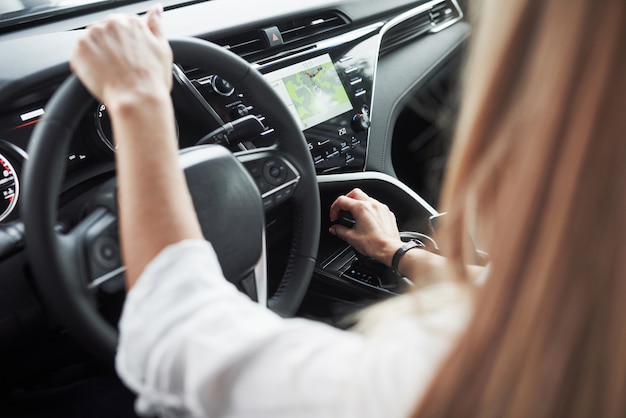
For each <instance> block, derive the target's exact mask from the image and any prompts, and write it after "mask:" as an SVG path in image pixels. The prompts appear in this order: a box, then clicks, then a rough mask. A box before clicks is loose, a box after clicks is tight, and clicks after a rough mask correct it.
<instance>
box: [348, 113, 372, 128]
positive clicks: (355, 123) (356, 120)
mask: <svg viewBox="0 0 626 418" xmlns="http://www.w3.org/2000/svg"><path fill="white" fill-rule="evenodd" d="M370 125H371V122H370V118H369V116H367V115H366V114H365V113H357V114H356V115H354V116H353V117H352V129H354V131H355V132H361V131H365V130H367V129H369V127H370Z"/></svg>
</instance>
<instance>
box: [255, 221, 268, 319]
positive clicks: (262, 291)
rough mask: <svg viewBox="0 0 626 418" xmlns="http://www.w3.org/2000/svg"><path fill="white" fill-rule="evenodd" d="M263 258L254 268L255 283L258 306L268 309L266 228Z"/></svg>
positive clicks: (262, 249) (263, 238)
mask: <svg viewBox="0 0 626 418" xmlns="http://www.w3.org/2000/svg"><path fill="white" fill-rule="evenodd" d="M261 240H262V243H261V246H262V247H261V257H260V258H259V261H258V263H257V264H256V266H255V267H254V283H255V285H256V298H257V301H258V304H259V305H261V306H264V307H267V249H266V247H265V228H263V236H262V237H261Z"/></svg>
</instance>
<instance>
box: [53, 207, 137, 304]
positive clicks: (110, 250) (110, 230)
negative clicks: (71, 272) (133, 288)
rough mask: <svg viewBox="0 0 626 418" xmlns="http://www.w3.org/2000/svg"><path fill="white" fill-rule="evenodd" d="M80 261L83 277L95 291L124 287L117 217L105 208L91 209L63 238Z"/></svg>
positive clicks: (111, 291)
mask: <svg viewBox="0 0 626 418" xmlns="http://www.w3.org/2000/svg"><path fill="white" fill-rule="evenodd" d="M63 240H64V241H65V242H66V247H69V248H71V250H70V251H69V252H70V253H72V252H74V253H75V259H77V260H78V265H79V266H80V267H79V268H78V270H79V271H77V272H76V275H77V276H80V277H81V279H82V282H83V283H84V285H85V286H86V287H87V289H89V291H91V292H92V293H96V291H98V290H102V291H104V292H106V293H116V292H119V291H122V290H124V272H125V271H126V269H125V267H124V266H123V265H122V258H121V252H120V244H119V236H118V220H117V216H116V215H115V214H114V213H112V212H111V211H109V210H108V209H106V208H104V207H99V208H97V209H95V210H94V211H92V212H91V213H90V214H89V215H88V216H87V217H86V218H85V219H83V220H82V221H81V222H80V223H79V224H78V225H77V226H76V227H75V228H74V229H73V230H72V232H70V233H69V234H67V235H65V236H64V237H63Z"/></svg>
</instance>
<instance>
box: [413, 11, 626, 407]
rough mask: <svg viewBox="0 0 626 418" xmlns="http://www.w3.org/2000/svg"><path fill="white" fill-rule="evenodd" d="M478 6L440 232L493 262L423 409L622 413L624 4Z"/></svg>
mask: <svg viewBox="0 0 626 418" xmlns="http://www.w3.org/2000/svg"><path fill="white" fill-rule="evenodd" d="M481 6H482V8H481V9H480V13H479V15H480V24H479V25H478V26H477V27H476V31H475V33H474V34H473V36H472V41H471V47H470V55H469V59H468V62H467V67H466V73H465V80H464V91H463V96H462V104H461V114H460V119H459V123H458V130H457V137H456V142H455V145H454V147H455V148H454V150H453V153H452V155H451V159H450V163H449V171H448V175H447V178H446V182H445V186H444V192H443V207H444V209H445V210H447V211H448V216H447V219H445V221H444V223H443V225H442V226H443V231H442V235H441V236H440V237H438V239H439V240H443V242H444V245H443V247H444V248H448V249H449V254H448V257H449V259H450V260H451V263H452V265H453V266H454V267H455V268H454V271H455V275H456V277H457V278H458V279H459V280H465V276H466V274H465V268H464V266H465V263H467V262H468V261H470V260H471V255H472V253H473V248H472V246H471V245H470V244H471V243H469V242H468V241H466V240H464V239H459V237H462V236H464V233H463V232H464V231H467V230H469V229H472V227H473V226H474V225H471V223H472V222H474V220H473V219H472V217H471V216H469V215H468V209H467V208H470V209H471V208H473V207H477V208H478V209H479V211H478V214H477V217H476V225H475V226H476V228H477V229H478V230H479V231H480V239H481V244H482V246H483V248H484V249H485V250H486V251H487V252H488V253H489V254H490V256H491V266H490V272H489V278H488V280H487V282H486V283H485V285H484V286H483V287H482V288H481V289H480V290H479V291H478V292H477V295H476V298H477V299H476V303H475V307H476V308H475V312H474V315H473V317H472V319H471V320H470V323H469V325H468V328H467V330H466V331H465V332H464V334H463V335H462V336H461V337H460V339H459V342H458V344H457V345H456V347H455V348H454V349H453V350H452V352H451V354H450V355H449V357H448V358H447V360H446V361H445V362H444V364H443V365H442V366H441V368H440V370H439V371H438V373H437V374H436V376H435V378H434V380H433V382H432V384H431V386H430V388H429V390H428V391H427V393H426V394H425V395H424V396H423V397H420V398H421V399H422V401H421V402H420V404H419V405H417V406H416V410H415V413H414V416H415V417H426V416H427V417H437V416H440V417H444V416H445V417H450V416H463V417H467V416H480V417H534V418H538V417H557V416H558V417H560V416H568V417H588V416H603V417H610V416H625V415H626V301H625V300H623V299H624V298H625V297H626V138H625V135H626V50H625V49H624V48H625V47H624V41H625V40H626V2H625V1H624V0H507V1H502V0H491V1H490V0H486V1H485V0H484V1H482V4H481Z"/></svg>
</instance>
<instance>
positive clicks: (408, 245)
mask: <svg viewBox="0 0 626 418" xmlns="http://www.w3.org/2000/svg"><path fill="white" fill-rule="evenodd" d="M420 244H421V243H420V242H417V241H413V240H411V241H407V242H405V243H404V244H402V246H401V247H400V248H398V249H397V250H396V252H395V253H394V254H393V258H392V259H391V268H392V269H393V271H395V272H396V273H398V265H399V264H400V259H401V258H402V256H403V255H404V254H406V252H407V251H409V250H411V249H413V248H421V247H423V246H424V244H422V245H420Z"/></svg>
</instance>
